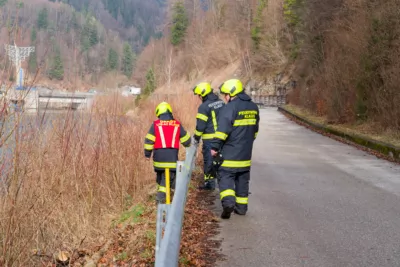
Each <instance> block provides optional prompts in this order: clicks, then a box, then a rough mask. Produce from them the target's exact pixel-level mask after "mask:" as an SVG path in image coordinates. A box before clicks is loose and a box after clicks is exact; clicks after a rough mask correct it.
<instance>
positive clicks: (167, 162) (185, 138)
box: [144, 113, 191, 171]
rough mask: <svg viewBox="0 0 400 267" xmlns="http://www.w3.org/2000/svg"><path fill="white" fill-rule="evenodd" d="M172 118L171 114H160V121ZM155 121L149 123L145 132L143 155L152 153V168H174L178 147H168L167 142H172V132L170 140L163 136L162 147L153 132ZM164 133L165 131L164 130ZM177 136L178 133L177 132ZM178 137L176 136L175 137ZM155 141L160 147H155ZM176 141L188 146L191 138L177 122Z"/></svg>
mask: <svg viewBox="0 0 400 267" xmlns="http://www.w3.org/2000/svg"><path fill="white" fill-rule="evenodd" d="M172 120H174V118H173V117H172V114H169V113H167V114H162V115H161V116H160V121H172ZM154 126H155V123H152V124H151V127H150V129H149V131H148V133H147V134H146V137H145V141H144V155H145V157H146V158H150V157H151V155H152V154H153V166H154V169H155V170H156V171H157V170H164V169H166V168H169V169H171V170H175V169H176V162H177V161H178V152H179V146H178V148H171V147H170V148H168V146H167V143H168V142H169V143H170V144H171V142H172V138H173V137H172V134H173V132H174V129H173V132H172V134H171V141H167V137H166V136H164V137H165V142H166V144H165V145H166V147H167V148H163V147H162V146H163V145H162V141H161V140H160V138H161V137H160V138H157V136H156V132H155V127H154ZM164 134H165V131H164ZM177 137H178V134H177ZM176 139H178V138H176ZM157 142H160V143H161V148H155V144H156V143H157ZM177 142H180V143H181V144H182V145H183V146H185V147H189V146H190V143H191V140H190V134H189V133H188V132H186V130H185V129H184V128H183V126H182V124H179V139H178V141H177ZM178 144H179V143H178Z"/></svg>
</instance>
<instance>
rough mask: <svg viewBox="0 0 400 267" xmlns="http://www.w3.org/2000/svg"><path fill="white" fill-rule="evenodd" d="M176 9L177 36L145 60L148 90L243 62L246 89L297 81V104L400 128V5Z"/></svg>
mask: <svg viewBox="0 0 400 267" xmlns="http://www.w3.org/2000/svg"><path fill="white" fill-rule="evenodd" d="M174 3H175V4H174V6H173V7H172V8H171V9H170V10H171V12H170V16H169V19H170V22H171V24H170V28H169V29H170V32H169V35H168V36H165V37H164V38H163V39H162V40H154V42H152V43H151V45H150V46H148V47H147V48H146V49H145V50H144V52H143V53H142V54H141V56H140V58H139V60H138V62H137V69H136V70H137V71H136V72H135V77H136V78H137V79H138V80H141V82H142V83H143V84H145V83H146V81H145V79H144V77H146V75H145V74H146V73H148V76H147V77H150V82H149V84H152V83H153V80H155V81H157V85H163V84H165V83H170V81H171V80H174V79H179V78H183V77H184V78H185V79H187V80H192V79H202V77H204V74H205V73H210V72H211V73H212V71H214V70H215V71H218V70H220V69H221V68H222V67H224V66H227V65H229V64H231V63H233V62H240V65H241V67H240V71H239V72H238V75H240V76H241V77H242V79H243V80H244V81H245V82H246V81H250V80H256V81H259V82H267V81H268V80H271V79H273V78H274V77H276V76H277V74H283V75H279V76H280V77H282V76H284V77H286V79H285V81H284V82H287V81H295V82H296V83H292V84H293V85H294V84H296V88H294V89H293V90H290V91H289V98H288V99H289V100H290V103H293V104H296V105H300V106H302V107H305V108H307V109H309V110H311V111H312V112H315V113H317V114H318V115H321V116H326V117H327V120H328V122H329V123H350V124H354V123H356V124H363V123H366V124H368V128H370V129H371V130H373V131H376V130H377V129H382V130H394V131H396V130H397V131H398V130H399V129H400V108H399V107H400V106H399V105H398V103H399V102H400V90H399V89H398V84H399V81H398V80H399V77H400V76H399V75H398V74H397V73H398V70H399V66H398V64H399V61H398V57H399V56H400V54H399V53H400V52H399V51H400V50H399V49H398V48H399V44H400V37H399V36H400V35H399V34H398V31H399V30H398V29H399V27H398V26H399V22H400V20H399V19H398V17H399V16H398V14H399V8H398V4H399V1H398V0H390V1H373V2H371V1H367V0H361V1H352V0H323V1H303V0H269V1H267V0H249V1H242V0H233V1H228V0H215V1H201V0H199V1H194V0H185V1H174ZM239 73H240V74H239ZM253 89H258V88H253Z"/></svg>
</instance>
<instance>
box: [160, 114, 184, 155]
mask: <svg viewBox="0 0 400 267" xmlns="http://www.w3.org/2000/svg"><path fill="white" fill-rule="evenodd" d="M180 126H181V124H180V122H179V121H176V120H170V121H162V120H157V121H155V122H154V133H155V136H156V141H155V143H154V149H160V148H175V149H179V143H180V141H179V137H180V135H181V127H180Z"/></svg>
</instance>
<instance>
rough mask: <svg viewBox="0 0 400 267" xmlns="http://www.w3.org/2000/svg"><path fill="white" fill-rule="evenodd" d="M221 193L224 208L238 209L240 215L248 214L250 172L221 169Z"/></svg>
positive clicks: (219, 180) (219, 181)
mask: <svg viewBox="0 0 400 267" xmlns="http://www.w3.org/2000/svg"><path fill="white" fill-rule="evenodd" d="M218 172H219V179H218V183H219V191H220V198H221V202H222V207H224V208H225V207H236V210H237V211H238V212H240V213H246V212H247V205H248V197H249V182H250V170H246V171H236V170H230V169H229V168H224V167H221V168H220V169H219V171H218Z"/></svg>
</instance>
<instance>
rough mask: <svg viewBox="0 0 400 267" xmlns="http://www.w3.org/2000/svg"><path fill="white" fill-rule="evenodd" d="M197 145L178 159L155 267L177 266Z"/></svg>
mask: <svg viewBox="0 0 400 267" xmlns="http://www.w3.org/2000/svg"><path fill="white" fill-rule="evenodd" d="M197 146H198V145H192V146H191V147H190V148H189V149H187V150H186V160H185V162H182V161H178V164H177V170H176V189H175V195H174V199H173V200H172V205H170V210H169V211H168V216H167V225H166V227H165V234H164V238H163V240H162V242H160V243H161V246H160V248H159V251H158V255H157V259H156V263H155V266H156V267H177V266H178V262H179V249H180V243H181V233H182V223H183V216H184V210H185V205H186V198H187V191H188V188H189V181H190V178H191V175H192V171H193V167H194V163H195V156H196V151H197Z"/></svg>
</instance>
